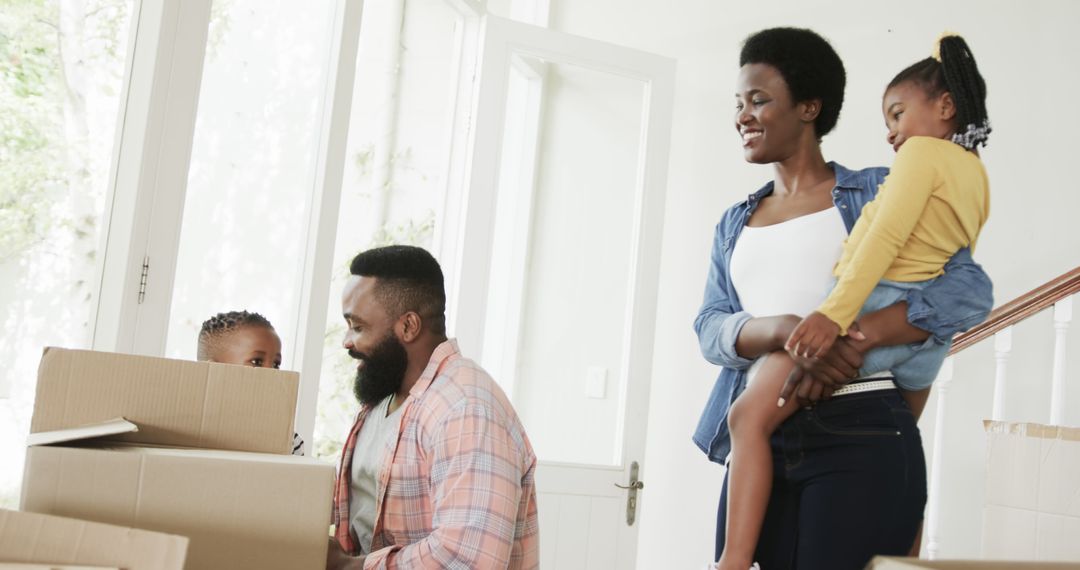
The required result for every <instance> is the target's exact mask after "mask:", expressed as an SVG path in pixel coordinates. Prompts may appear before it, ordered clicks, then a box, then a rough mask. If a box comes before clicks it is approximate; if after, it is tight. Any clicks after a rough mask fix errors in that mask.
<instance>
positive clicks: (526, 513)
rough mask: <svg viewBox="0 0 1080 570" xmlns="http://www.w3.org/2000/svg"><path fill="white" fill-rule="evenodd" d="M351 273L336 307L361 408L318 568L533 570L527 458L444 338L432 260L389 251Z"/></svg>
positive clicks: (530, 462)
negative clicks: (331, 529) (328, 538)
mask: <svg viewBox="0 0 1080 570" xmlns="http://www.w3.org/2000/svg"><path fill="white" fill-rule="evenodd" d="M351 272H352V277H351V278H350V279H349V281H348V283H347V284H346V285H345V290H344V292H343V294H342V301H341V306H342V311H343V313H344V317H345V322H346V323H347V324H348V332H346V334H345V342H344V345H345V349H346V350H348V351H349V355H350V356H352V357H353V358H355V359H357V360H358V361H359V365H358V366H357V373H356V382H355V384H354V391H355V392H356V397H357V399H359V401H360V405H361V406H360V412H359V413H358V414H357V416H356V421H355V423H354V424H353V427H352V430H351V431H350V432H349V437H348V439H347V440H346V442H345V447H344V449H343V450H342V453H341V463H340V464H339V467H338V478H337V482H336V484H335V487H334V512H333V522H334V524H335V525H337V526H336V530H335V535H334V538H333V539H331V541H330V549H329V552H328V554H327V562H326V567H327V568H328V569H331V568H332V569H351V568H432V569H434V568H514V569H519V568H536V567H538V566H539V549H538V528H537V522H536V486H535V484H534V481H533V473H534V471H535V469H536V456H535V455H534V454H533V450H532V446H531V445H530V444H529V438H528V437H527V436H526V435H525V428H524V427H523V426H522V425H521V421H520V420H519V419H518V416H517V414H516V413H515V412H514V408H513V406H511V405H510V401H509V400H508V399H507V397H506V395H505V394H504V393H503V391H502V390H501V389H500V388H499V386H498V384H496V383H495V381H494V380H492V379H491V377H490V376H489V375H488V374H487V373H486V372H484V370H483V369H481V368H480V367H479V365H477V364H476V363H475V362H473V361H471V360H468V359H466V358H464V357H462V356H461V354H460V353H459V352H458V347H457V343H456V342H455V341H454V340H449V339H447V337H446V328H445V306H446V295H445V293H444V291H443V275H442V270H441V269H440V268H439V264H438V262H437V261H435V258H433V257H432V256H431V254H429V253H428V252H426V251H424V250H423V249H420V248H417V247H409V246H389V247H382V248H376V249H371V250H368V251H365V252H363V253H361V254H359V255H357V256H356V257H355V258H354V259H353V261H352V266H351Z"/></svg>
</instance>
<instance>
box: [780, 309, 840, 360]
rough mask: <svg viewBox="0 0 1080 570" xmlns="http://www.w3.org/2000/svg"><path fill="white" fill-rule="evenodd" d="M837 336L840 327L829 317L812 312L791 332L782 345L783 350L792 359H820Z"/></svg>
mask: <svg viewBox="0 0 1080 570" xmlns="http://www.w3.org/2000/svg"><path fill="white" fill-rule="evenodd" d="M838 336H840V327H838V326H836V323H834V322H832V320H830V319H829V317H826V316H825V315H823V314H821V313H819V312H817V311H814V312H813V313H810V315H808V316H807V317H806V318H805V319H803V320H802V322H800V323H799V324H798V326H796V327H795V330H794V331H792V332H791V336H790V337H788V340H787V342H786V343H784V350H786V351H788V353H789V354H791V357H792V358H799V357H802V358H820V357H821V355H823V354H825V353H826V352H828V351H829V349H831V348H832V346H833V343H834V342H836V338H837V337H838Z"/></svg>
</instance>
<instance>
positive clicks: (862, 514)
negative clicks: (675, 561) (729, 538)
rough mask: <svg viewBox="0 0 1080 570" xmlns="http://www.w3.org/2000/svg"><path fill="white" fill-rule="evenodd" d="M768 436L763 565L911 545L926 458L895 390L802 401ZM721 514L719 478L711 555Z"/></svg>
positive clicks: (781, 567)
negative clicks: (806, 405) (805, 404)
mask: <svg viewBox="0 0 1080 570" xmlns="http://www.w3.org/2000/svg"><path fill="white" fill-rule="evenodd" d="M771 442H772V451H773V487H772V493H771V495H770V498H769V506H768V509H767V511H766V514H765V524H764V526H763V527H762V532H761V538H760V539H759V540H758V545H757V550H756V552H755V554H754V560H756V561H757V562H759V563H760V564H761V568H762V570H785V569H797V570H819V569H821V570H847V569H851V570H857V569H861V568H864V567H865V566H866V564H867V562H869V561H870V559H871V558H872V557H873V556H875V555H879V554H880V555H905V554H907V552H908V551H909V549H910V548H911V545H912V543H913V542H914V540H915V534H916V532H917V531H918V529H919V524H920V523H921V521H922V517H923V507H924V506H925V505H926V462H925V460H924V458H923V449H922V438H920V437H919V428H918V426H917V425H916V424H915V418H914V416H913V415H912V413H911V409H909V408H908V406H907V403H906V402H904V399H903V398H902V397H901V396H900V392H899V391H897V390H883V391H875V392H864V393H858V394H851V395H846V396H840V397H837V398H834V399H832V400H830V401H827V402H821V403H819V404H818V405H816V406H814V407H813V408H810V409H804V410H800V411H799V412H798V413H796V414H795V415H794V416H792V417H791V418H789V419H788V420H787V421H786V422H784V423H783V424H782V425H781V426H780V429H778V430H777V431H776V433H774V434H773V436H772V440H771ZM735 460H736V461H737V460H738V458H737V457H736V458H735ZM726 519H727V480H726V478H725V481H724V490H723V493H722V494H721V496H720V509H719V512H718V513H717V520H716V558H717V559H719V558H720V553H721V552H723V549H724V528H725V527H726Z"/></svg>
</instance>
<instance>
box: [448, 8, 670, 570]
mask: <svg viewBox="0 0 1080 570" xmlns="http://www.w3.org/2000/svg"><path fill="white" fill-rule="evenodd" d="M481 54H482V55H481V63H480V66H479V74H480V75H479V88H478V91H477V96H476V99H475V102H476V106H475V109H474V116H473V123H472V125H473V132H472V137H471V149H470V150H471V152H470V154H469V156H470V165H469V169H468V173H467V182H466V184H465V191H464V193H463V196H462V197H461V200H460V204H461V206H460V207H459V208H458V211H459V212H460V214H459V216H457V217H456V218H455V217H454V216H448V217H449V218H450V219H448V220H447V221H448V223H449V226H450V227H449V229H447V230H446V231H454V232H455V233H456V235H457V238H458V239H457V240H454V242H455V243H456V244H457V249H456V251H455V252H453V254H452V255H453V257H454V258H455V259H456V263H455V264H453V265H454V267H455V270H454V273H453V274H451V275H450V276H449V277H450V283H448V287H447V289H448V291H449V292H450V294H451V299H450V319H451V323H450V324H451V331H452V332H453V333H454V334H455V335H456V336H457V337H458V339H459V341H460V343H461V346H462V351H463V352H464V353H465V354H469V355H479V359H480V361H481V363H482V364H483V365H484V367H485V368H487V369H488V370H489V371H490V372H491V373H492V374H493V376H494V377H495V378H496V380H498V381H499V382H500V384H502V386H503V387H504V388H505V390H506V391H507V393H508V394H510V397H511V399H512V400H513V402H514V406H515V407H516V409H517V410H518V413H519V415H521V417H522V420H523V421H524V423H525V426H526V429H527V430H528V433H529V436H530V439H531V440H532V442H533V446H534V447H535V449H536V452H537V455H538V457H539V459H540V466H539V468H538V470H537V475H536V479H537V488H538V495H539V499H538V501H539V512H540V533H541V538H540V545H541V546H540V549H541V566H542V567H544V568H553V569H554V568H557V569H559V570H566V569H573V568H589V569H597V568H633V567H634V563H635V557H636V553H637V524H636V522H635V521H634V520H633V517H634V514H635V511H636V507H637V506H638V505H640V502H641V501H647V500H648V493H649V488H648V466H646V465H640V463H641V461H642V458H643V456H644V444H645V428H646V426H645V421H646V418H647V416H648V393H649V383H650V371H651V369H652V348H653V329H654V326H653V325H654V321H655V318H654V317H655V311H656V291H657V281H658V272H659V268H660V265H659V261H660V245H661V244H660V240H661V229H662V224H663V209H664V184H665V182H666V179H667V154H668V144H669V138H670V137H669V135H670V127H671V107H672V98H673V86H674V70H675V64H674V61H672V60H670V59H667V58H663V57H659V56H656V55H652V54H647V53H643V52H639V51H636V50H631V49H627V48H622V47H618V46H613V45H610V44H605V43H602V42H597V41H593V40H588V39H584V38H580V37H576V36H571V35H567V34H562V33H558V32H553V31H551V30H547V29H544V28H538V27H534V26H530V25H526V24H521V23H517V22H513V21H509V20H504V19H500V18H495V17H491V16H488V17H486V18H485V21H484V24H483V40H482V47H481ZM449 211H453V210H449ZM449 211H448V212H449ZM444 255H445V254H444ZM639 467H640V470H639ZM634 471H637V473H638V477H639V478H640V479H641V480H642V481H643V482H644V488H643V489H642V490H640V491H637V490H627V489H621V488H619V487H617V486H616V485H617V484H618V485H624V486H629V483H630V481H631V478H632V472H634ZM635 495H636V496H635ZM635 503H636V504H635Z"/></svg>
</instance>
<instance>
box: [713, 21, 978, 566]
mask: <svg viewBox="0 0 1080 570" xmlns="http://www.w3.org/2000/svg"><path fill="white" fill-rule="evenodd" d="M938 53H939V54H940V55H935V56H934V57H931V58H926V59H924V60H922V61H919V62H917V63H915V64H913V65H911V66H910V67H908V68H907V69H905V70H903V71H901V72H900V73H899V74H898V75H897V76H896V77H895V78H894V79H893V80H892V82H890V83H889V86H888V87H887V88H886V90H885V95H884V97H883V102H882V111H883V113H884V115H885V124H886V126H887V127H888V129H889V133H888V142H889V144H890V145H892V147H893V149H894V150H895V151H896V160H895V162H894V163H893V166H892V169H891V170H890V174H889V175H888V177H887V178H886V179H885V182H884V183H883V184H882V186H881V189H880V190H879V192H878V195H877V197H876V198H875V199H874V200H873V201H872V202H870V203H869V204H867V205H866V207H865V208H864V209H863V211H862V214H861V216H860V217H859V219H858V222H856V224H855V227H854V228H853V229H852V231H851V234H850V235H849V236H848V238H847V240H846V241H845V243H844V249H843V254H842V255H841V258H840V261H839V262H838V263H837V265H836V268H835V270H834V275H835V276H836V278H837V281H836V285H835V287H834V288H833V290H832V292H831V293H830V294H829V296H828V298H827V299H826V300H825V302H824V303H822V304H821V305H820V306H819V307H818V310H817V311H815V312H813V313H811V314H810V315H809V316H807V317H806V318H805V319H803V320H802V322H800V323H799V325H798V326H797V327H796V328H795V329H794V331H793V332H792V334H791V336H790V337H789V338H788V341H787V343H786V344H785V348H786V349H787V350H788V352H789V353H790V355H791V357H792V358H795V359H796V360H798V359H800V358H811V359H812V358H817V357H819V356H820V355H822V354H825V353H826V352H827V351H828V350H829V348H830V347H831V346H832V344H833V342H834V341H835V340H836V338H837V337H838V336H840V335H842V334H845V333H846V332H847V331H848V329H849V327H850V326H851V325H852V323H853V322H854V321H855V319H856V317H857V316H858V315H859V314H860V312H867V311H872V310H876V309H880V308H883V307H886V306H889V305H892V304H894V303H896V302H899V301H903V300H904V298H905V297H906V295H907V292H908V291H910V290H912V289H921V288H923V287H925V286H926V285H928V284H929V283H930V282H931V281H932V280H933V279H935V278H936V277H938V276H940V275H941V274H942V273H943V270H942V267H943V266H944V265H945V263H946V262H947V261H948V260H949V259H950V258H951V257H952V256H953V255H954V254H955V253H956V252H957V251H958V250H960V249H962V248H965V247H968V248H974V246H975V243H976V240H977V239H978V235H979V231H980V230H981V229H982V227H983V224H985V222H986V218H987V216H988V214H989V209H990V195H989V184H988V181H987V176H986V171H985V169H984V168H983V165H982V161H981V160H980V159H979V156H978V153H977V151H976V148H977V147H978V146H979V145H985V144H986V140H987V137H988V135H989V133H990V124H989V121H988V119H987V113H986V84H985V82H984V81H983V79H982V76H981V75H980V74H979V71H978V68H977V67H976V65H975V59H974V57H972V54H971V50H970V49H969V48H968V46H967V43H966V42H964V40H963V38H961V37H959V36H955V35H951V36H946V37H943V38H942V39H941V40H939V43H938ZM948 349H949V345H948V344H941V343H940V342H938V341H935V340H933V337H931V339H930V340H928V341H927V342H926V343H924V344H923V345H919V346H895V347H886V348H881V349H877V350H873V351H871V352H869V353H868V354H867V355H866V358H865V360H864V362H863V368H862V369H861V370H860V374H861V378H866V377H867V376H873V377H872V379H871V380H870V381H871V382H887V381H889V379H891V378H894V379H895V382H896V385H897V386H899V387H900V388H901V391H902V393H903V394H904V398H905V399H906V400H907V401H908V403H909V405H910V406H911V408H912V410H913V412H914V413H915V415H916V417H917V416H918V414H919V413H921V411H922V407H923V405H924V404H925V402H926V398H927V396H928V394H929V389H930V385H931V383H933V381H934V379H935V378H936V377H937V373H938V370H939V369H940V367H941V364H942V362H943V361H944V359H945V356H946V355H947V353H948ZM773 360H776V359H770V361H769V362H766V363H765V364H764V365H763V366H762V367H761V369H760V371H759V372H758V375H757V377H756V378H755V379H754V381H753V382H751V383H750V385H749V386H748V387H747V389H746V391H745V392H743V393H742V394H741V395H740V396H739V398H738V400H736V401H735V403H734V405H733V406H732V410H731V412H730V414H729V417H728V422H729V426H730V430H731V435H732V443H733V451H732V455H731V462H730V469H731V474H730V479H729V480H730V481H731V484H732V489H731V493H730V494H729V497H730V500H729V503H728V519H727V520H728V535H727V540H726V542H725V545H724V552H723V555H722V556H721V558H720V562H719V563H718V567H719V568H720V569H721V570H729V569H734V570H746V568H747V567H748V566H749V564H748V562H749V561H750V560H752V557H753V552H754V547H755V545H756V543H757V540H758V535H759V533H760V529H761V524H762V521H763V519H764V517H765V508H766V505H767V503H768V493H769V489H770V486H771V484H772V467H773V463H772V458H771V455H770V448H769V442H768V438H769V435H770V434H772V433H773V432H774V431H775V430H776V429H777V427H778V426H779V425H780V424H781V423H782V422H783V421H784V420H785V419H787V418H788V417H790V416H791V415H792V414H793V413H794V412H795V410H796V409H797V405H798V404H796V403H795V402H794V401H789V396H790V392H791V391H792V389H793V388H794V384H793V383H788V384H784V377H785V374H784V371H786V370H787V367H789V366H790V364H788V365H786V366H783V365H779V363H774V362H773ZM782 384H783V387H781V385H782ZM859 386H860V384H859V383H853V384H851V385H849V387H848V388H847V389H848V390H855V391H857V390H859ZM778 393H779V394H780V399H779V401H778V400H777V394H778ZM736 487H738V491H736V490H735V488H736ZM882 492H888V489H883V490H882ZM765 570H769V569H765Z"/></svg>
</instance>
